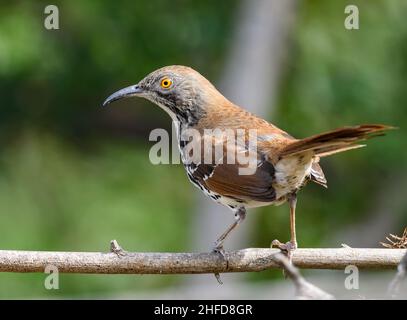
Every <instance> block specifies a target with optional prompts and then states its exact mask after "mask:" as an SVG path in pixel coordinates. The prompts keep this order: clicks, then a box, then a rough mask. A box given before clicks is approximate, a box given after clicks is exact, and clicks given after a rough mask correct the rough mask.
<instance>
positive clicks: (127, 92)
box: [103, 85, 143, 107]
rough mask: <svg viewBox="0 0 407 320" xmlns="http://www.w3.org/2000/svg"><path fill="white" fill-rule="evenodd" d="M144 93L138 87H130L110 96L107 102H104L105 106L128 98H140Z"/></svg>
mask: <svg viewBox="0 0 407 320" xmlns="http://www.w3.org/2000/svg"><path fill="white" fill-rule="evenodd" d="M141 93H143V90H142V89H141V88H140V87H139V86H138V85H135V86H130V87H126V88H124V89H121V90H119V91H116V92H115V93H113V94H112V95H110V96H109V97H108V98H107V99H106V100H105V102H103V106H104V107H106V106H107V105H108V104H110V103H112V102H113V101H116V100H120V99H122V98H128V97H133V96H138V95H140V94H141Z"/></svg>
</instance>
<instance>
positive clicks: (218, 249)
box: [212, 243, 229, 285]
mask: <svg viewBox="0 0 407 320" xmlns="http://www.w3.org/2000/svg"><path fill="white" fill-rule="evenodd" d="M212 252H213V253H217V254H219V255H220V256H221V257H222V259H223V260H225V261H226V269H227V268H228V267H229V260H228V258H227V257H226V252H225V249H224V248H223V245H222V244H219V243H215V246H214V247H213V249H212ZM214 276H215V278H216V280H217V281H218V283H219V284H220V285H222V284H223V282H222V280H221V277H220V274H219V273H218V272H217V273H214Z"/></svg>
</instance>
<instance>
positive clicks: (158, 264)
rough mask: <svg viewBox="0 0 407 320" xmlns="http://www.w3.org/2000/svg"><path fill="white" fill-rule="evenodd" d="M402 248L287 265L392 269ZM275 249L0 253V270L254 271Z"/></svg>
mask: <svg viewBox="0 0 407 320" xmlns="http://www.w3.org/2000/svg"><path fill="white" fill-rule="evenodd" d="M406 251H407V250H406V249H391V250H390V249H369V248H368V249H356V248H335V249H297V250H295V251H294V252H293V255H292V261H293V263H294V264H295V265H296V266H297V267H299V268H312V269H344V268H345V267H346V266H347V265H355V266H357V267H359V268H380V269H383V268H396V266H397V265H398V264H399V263H400V261H401V259H402V257H403V255H404V254H405V253H406ZM278 252H280V251H279V249H258V248H252V249H243V250H238V251H229V252H226V253H225V254H226V257H227V259H228V263H226V261H225V260H224V259H222V257H221V256H220V255H218V254H216V253H141V252H134V253H133V252H124V253H123V254H121V255H117V254H116V253H112V252H109V253H99V252H45V251H12V250H0V272H44V269H45V267H46V266H47V265H54V266H56V267H57V268H58V270H59V272H62V273H97V274H195V273H223V272H254V271H262V270H266V269H270V268H279V267H280V264H279V263H278V262H276V261H275V260H274V259H273V255H274V254H276V253H278Z"/></svg>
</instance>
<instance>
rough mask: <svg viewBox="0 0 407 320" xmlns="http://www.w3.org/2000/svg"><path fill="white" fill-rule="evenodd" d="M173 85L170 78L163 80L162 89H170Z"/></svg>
mask: <svg viewBox="0 0 407 320" xmlns="http://www.w3.org/2000/svg"><path fill="white" fill-rule="evenodd" d="M171 85H172V81H171V79H168V78H164V79H162V80H161V87H162V88H164V89H168V88H169V87H171Z"/></svg>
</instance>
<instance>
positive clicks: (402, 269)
mask: <svg viewBox="0 0 407 320" xmlns="http://www.w3.org/2000/svg"><path fill="white" fill-rule="evenodd" d="M406 230H407V229H406ZM406 273H407V253H406V254H405V255H404V257H403V258H402V259H401V262H400V264H399V265H398V267H397V274H396V275H395V277H394V278H393V280H392V282H391V283H390V285H389V289H388V295H389V296H390V297H392V298H396V297H397V295H398V292H399V289H400V285H401V283H402V282H403V280H404V278H405V277H406Z"/></svg>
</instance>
